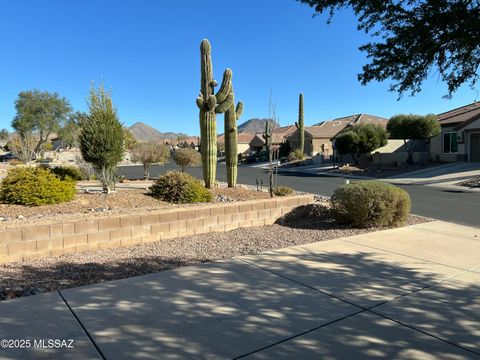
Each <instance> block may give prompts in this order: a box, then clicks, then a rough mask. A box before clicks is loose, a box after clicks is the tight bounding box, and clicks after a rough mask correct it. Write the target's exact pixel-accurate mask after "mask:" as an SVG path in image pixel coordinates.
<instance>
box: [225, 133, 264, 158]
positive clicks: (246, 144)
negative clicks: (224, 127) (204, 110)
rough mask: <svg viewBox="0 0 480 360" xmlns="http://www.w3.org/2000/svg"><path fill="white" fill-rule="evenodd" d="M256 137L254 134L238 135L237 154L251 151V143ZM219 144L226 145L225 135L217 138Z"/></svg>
mask: <svg viewBox="0 0 480 360" xmlns="http://www.w3.org/2000/svg"><path fill="white" fill-rule="evenodd" d="M254 137H255V135H254V134H249V133H239V134H238V135H237V152H238V153H239V154H243V153H245V152H247V151H248V150H249V149H250V141H251V140H252V139H253V138H254ZM217 142H218V143H223V144H225V135H223V134H222V135H220V136H219V137H218V138H217Z"/></svg>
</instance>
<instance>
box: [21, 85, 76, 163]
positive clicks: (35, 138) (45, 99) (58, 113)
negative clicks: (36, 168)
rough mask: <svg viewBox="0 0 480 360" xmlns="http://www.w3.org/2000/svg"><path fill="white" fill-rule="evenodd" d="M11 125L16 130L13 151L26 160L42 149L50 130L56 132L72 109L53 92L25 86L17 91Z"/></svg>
mask: <svg viewBox="0 0 480 360" xmlns="http://www.w3.org/2000/svg"><path fill="white" fill-rule="evenodd" d="M15 109H16V111H17V113H16V115H15V118H14V119H13V121H12V128H13V129H14V130H15V131H16V133H17V145H18V149H17V151H16V152H17V154H18V155H19V157H20V158H21V160H23V161H30V160H32V158H33V157H34V156H36V155H38V154H40V152H41V151H42V149H43V148H44V145H45V143H46V142H47V141H48V140H49V137H50V135H51V134H52V133H55V132H58V131H59V130H60V128H61V125H62V124H63V123H64V122H65V121H66V119H67V117H68V115H69V114H70V112H71V111H72V109H71V107H70V104H69V102H68V101H67V99H65V98H64V97H60V96H59V95H58V94H57V93H49V92H47V91H40V90H29V91H22V92H20V94H18V98H17V100H16V101H15Z"/></svg>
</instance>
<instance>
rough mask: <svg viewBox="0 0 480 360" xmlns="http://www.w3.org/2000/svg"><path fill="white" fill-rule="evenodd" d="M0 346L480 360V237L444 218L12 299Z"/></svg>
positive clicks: (209, 355)
mask: <svg viewBox="0 0 480 360" xmlns="http://www.w3.org/2000/svg"><path fill="white" fill-rule="evenodd" d="M0 338H3V339H5V338H6V339H30V340H31V341H32V345H33V341H34V340H39V339H73V340H74V343H73V346H74V348H73V349H68V348H67V349H66V348H62V349H39V348H35V349H34V348H27V349H15V350H13V349H0V358H1V359H27V358H28V359H36V358H41V359H43V358H44V359H49V358H55V359H61V358H69V359H80V358H81V359H101V358H105V359H130V358H137V359H189V358H191V359H229V358H246V359H249V358H252V359H253V358H257V359H281V358H290V359H349V360H350V359H371V358H375V359H480V230H479V229H478V228H471V227H466V226H460V225H454V224H451V223H446V222H440V221H435V222H431V223H425V224H420V225H416V226H412V227H406V228H401V229H395V230H387V231H381V232H376V233H370V234H364V235H359V236H354V237H349V238H343V239H337V240H331V241H324V242H318V243H313V244H309V245H303V246H298V247H292V248H286V249H281V250H278V251H272V252H268V253H263V254H260V255H252V256H244V257H239V258H236V259H231V260H227V261H222V262H217V263H211V264H203V265H198V266H189V267H184V268H179V269H176V270H172V271H164V272H161V273H156V274H150V275H145V276H140V277H135V278H130V279H124V280H118V281H112V282H107V283H104V284H98V285H92V286H85V287H80V288H75V289H69V290H65V291H61V292H59V293H49V294H44V295H38V296H33V297H30V298H22V299H18V300H12V301H7V302H4V303H0ZM46 344H48V343H46ZM65 345H67V344H65Z"/></svg>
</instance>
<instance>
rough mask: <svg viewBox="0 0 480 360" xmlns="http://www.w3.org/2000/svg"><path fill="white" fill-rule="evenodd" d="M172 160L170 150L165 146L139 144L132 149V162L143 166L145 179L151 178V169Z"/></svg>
mask: <svg viewBox="0 0 480 360" xmlns="http://www.w3.org/2000/svg"><path fill="white" fill-rule="evenodd" d="M169 158H170V148H169V147H168V146H167V145H164V144H155V143H148V142H147V143H137V144H135V145H134V146H133V149H132V161H133V162H138V163H141V164H142V165H143V177H144V179H148V178H149V177H150V167H151V166H152V165H154V164H156V165H163V164H165V163H166V162H168V159H169Z"/></svg>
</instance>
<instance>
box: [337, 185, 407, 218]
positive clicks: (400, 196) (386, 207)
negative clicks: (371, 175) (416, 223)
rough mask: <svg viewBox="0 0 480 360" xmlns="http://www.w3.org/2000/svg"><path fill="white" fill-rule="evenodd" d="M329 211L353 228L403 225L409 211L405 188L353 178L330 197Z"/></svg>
mask: <svg viewBox="0 0 480 360" xmlns="http://www.w3.org/2000/svg"><path fill="white" fill-rule="evenodd" d="M331 205H332V213H333V215H334V217H335V220H336V221H337V222H339V223H343V224H350V225H353V226H356V227H371V226H377V227H384V226H399V225H402V224H404V223H405V222H406V221H407V219H408V215H409V213H410V207H411V202H410V196H409V195H408V193H407V192H406V191H405V190H402V189H400V188H399V187H396V186H394V185H391V184H386V183H383V182H380V181H356V182H353V183H350V184H347V185H343V186H340V187H339V188H338V189H337V190H335V193H334V194H333V196H332V198H331Z"/></svg>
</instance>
